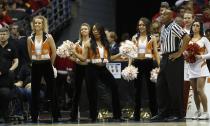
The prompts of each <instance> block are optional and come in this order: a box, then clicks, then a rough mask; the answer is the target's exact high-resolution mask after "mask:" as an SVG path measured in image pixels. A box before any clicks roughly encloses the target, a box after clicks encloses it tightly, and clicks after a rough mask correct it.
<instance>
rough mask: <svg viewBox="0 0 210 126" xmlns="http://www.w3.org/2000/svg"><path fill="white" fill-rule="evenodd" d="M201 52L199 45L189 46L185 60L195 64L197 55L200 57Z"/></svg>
mask: <svg viewBox="0 0 210 126" xmlns="http://www.w3.org/2000/svg"><path fill="white" fill-rule="evenodd" d="M200 51H201V48H200V46H199V45H198V44H197V43H192V44H189V45H188V46H187V48H186V51H185V52H184V53H183V55H184V58H185V60H186V61H187V62H188V63H195V61H196V57H195V55H199V54H200Z"/></svg>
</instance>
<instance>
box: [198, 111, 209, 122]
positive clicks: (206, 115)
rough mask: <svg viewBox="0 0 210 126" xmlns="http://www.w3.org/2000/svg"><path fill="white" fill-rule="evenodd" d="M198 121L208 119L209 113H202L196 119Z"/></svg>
mask: <svg viewBox="0 0 210 126" xmlns="http://www.w3.org/2000/svg"><path fill="white" fill-rule="evenodd" d="M198 119H199V120H208V119H209V113H208V112H203V113H202V114H201V116H199V117H198Z"/></svg>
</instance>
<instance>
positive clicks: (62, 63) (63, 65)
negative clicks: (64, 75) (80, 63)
mask: <svg viewBox="0 0 210 126" xmlns="http://www.w3.org/2000/svg"><path fill="white" fill-rule="evenodd" d="M54 66H55V68H56V69H57V70H67V69H68V68H72V69H74V68H75V62H73V61H71V60H70V59H68V58H61V57H59V56H56V59H55V63H54Z"/></svg>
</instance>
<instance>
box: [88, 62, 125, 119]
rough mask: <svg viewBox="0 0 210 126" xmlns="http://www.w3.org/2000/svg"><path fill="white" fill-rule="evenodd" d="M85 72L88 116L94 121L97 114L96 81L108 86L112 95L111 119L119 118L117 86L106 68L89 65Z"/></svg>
mask: <svg viewBox="0 0 210 126" xmlns="http://www.w3.org/2000/svg"><path fill="white" fill-rule="evenodd" d="M86 72H87V88H88V92H89V95H88V97H89V101H90V110H91V112H90V114H91V118H92V119H94V118H95V119H96V118H97V115H98V112H97V105H98V104H97V79H100V81H101V82H102V83H103V84H105V85H106V86H108V87H109V88H110V90H111V93H112V110H113V118H120V117H121V108H120V101H119V93H118V86H117V84H116V82H115V79H114V77H113V75H112V74H111V73H110V72H109V71H108V69H107V68H106V66H97V65H94V64H89V65H88V66H87V68H86Z"/></svg>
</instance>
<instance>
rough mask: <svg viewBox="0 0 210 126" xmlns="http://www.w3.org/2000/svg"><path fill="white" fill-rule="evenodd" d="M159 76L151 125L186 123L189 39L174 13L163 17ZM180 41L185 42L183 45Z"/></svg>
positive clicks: (165, 14)
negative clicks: (184, 94)
mask: <svg viewBox="0 0 210 126" xmlns="http://www.w3.org/2000/svg"><path fill="white" fill-rule="evenodd" d="M161 22H162V23H163V26H162V28H161V36H160V42H161V52H162V60H161V62H160V72H159V75H158V80H157V102H158V109H159V112H158V115H156V116H154V117H152V118H151V121H179V120H181V119H183V82H184V58H183V56H182V53H183V51H184V50H185V48H186V46H187V44H188V42H189V41H190V37H189V35H188V34H187V33H186V32H185V31H184V30H183V29H182V28H181V27H180V26H179V25H178V24H177V23H176V22H174V21H173V12H172V11H171V10H168V9H166V10H165V11H163V12H162V13H161ZM181 40H183V42H182V43H181Z"/></svg>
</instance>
